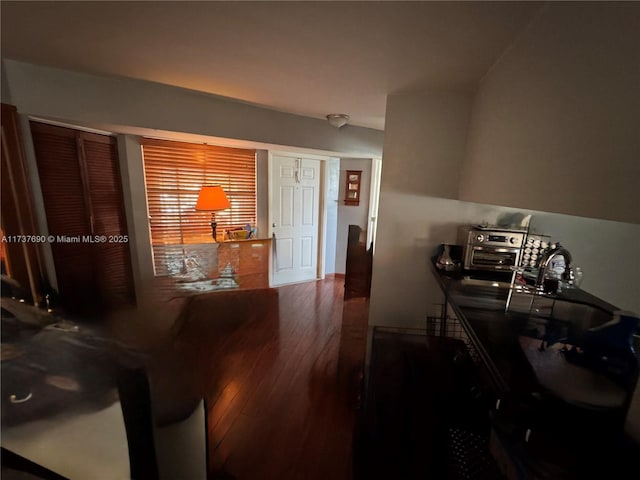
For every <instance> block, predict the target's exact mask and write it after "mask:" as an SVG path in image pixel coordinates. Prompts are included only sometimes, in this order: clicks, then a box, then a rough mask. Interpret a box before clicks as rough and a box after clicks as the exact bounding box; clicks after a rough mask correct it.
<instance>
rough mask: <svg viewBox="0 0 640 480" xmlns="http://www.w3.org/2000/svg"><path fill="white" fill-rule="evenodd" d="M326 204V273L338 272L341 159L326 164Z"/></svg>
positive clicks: (333, 159)
mask: <svg viewBox="0 0 640 480" xmlns="http://www.w3.org/2000/svg"><path fill="white" fill-rule="evenodd" d="M325 183H326V188H325V202H326V209H325V213H326V217H327V218H326V222H325V228H326V235H325V238H326V243H325V253H324V273H325V274H329V273H335V272H336V248H337V247H336V246H337V243H338V235H339V233H338V232H339V231H340V228H339V226H338V191H339V190H340V159H338V158H332V159H329V160H327V161H326V162H325Z"/></svg>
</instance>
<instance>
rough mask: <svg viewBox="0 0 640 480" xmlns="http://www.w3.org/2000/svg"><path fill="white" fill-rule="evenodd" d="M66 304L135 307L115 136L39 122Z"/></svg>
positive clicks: (38, 149)
mask: <svg viewBox="0 0 640 480" xmlns="http://www.w3.org/2000/svg"><path fill="white" fill-rule="evenodd" d="M31 133H32V138H33V145H34V149H35V155H36V162H37V165H38V175H39V178H40V185H41V189H42V196H43V200H44V207H45V212H46V217H47V226H48V234H49V235H50V236H52V237H55V241H53V242H51V250H52V253H53V260H54V264H55V270H56V279H57V284H58V293H59V295H60V302H61V304H62V305H63V307H64V308H65V310H67V311H69V312H73V313H81V314H92V315H93V314H100V313H106V312H109V311H112V310H115V309H118V308H122V307H127V306H131V305H132V304H133V303H134V288H133V279H132V273H131V260H130V253H129V244H128V236H127V227H126V219H125V215H124V207H123V201H122V184H121V179H120V171H119V166H118V154H117V143H116V139H115V138H114V137H110V136H108V135H99V134H95V133H89V132H84V131H80V130H75V129H71V128H65V127H59V126H55V125H49V124H44V123H40V122H31Z"/></svg>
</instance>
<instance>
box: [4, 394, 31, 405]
mask: <svg viewBox="0 0 640 480" xmlns="http://www.w3.org/2000/svg"><path fill="white" fill-rule="evenodd" d="M31 397H33V393H31V392H29V395H27V396H26V397H24V398H18V397H16V396H15V395H9V401H10V402H11V403H24V402H28V401H29V400H31Z"/></svg>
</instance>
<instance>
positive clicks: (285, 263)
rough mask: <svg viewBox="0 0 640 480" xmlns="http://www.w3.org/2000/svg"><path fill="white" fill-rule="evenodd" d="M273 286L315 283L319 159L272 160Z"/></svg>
mask: <svg viewBox="0 0 640 480" xmlns="http://www.w3.org/2000/svg"><path fill="white" fill-rule="evenodd" d="M270 183H271V185H270V208H269V210H270V217H271V218H270V223H271V232H272V234H273V235H275V237H274V245H273V255H272V258H273V270H272V273H273V275H272V284H273V285H283V284H286V283H294V282H303V281H307V280H315V279H316V278H317V275H318V273H317V270H318V232H319V229H318V225H319V218H320V214H319V212H320V208H319V207H320V160H315V159H310V158H301V157H290V156H284V155H273V156H272V157H271V182H270Z"/></svg>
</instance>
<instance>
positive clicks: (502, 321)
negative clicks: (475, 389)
mask: <svg viewBox="0 0 640 480" xmlns="http://www.w3.org/2000/svg"><path fill="white" fill-rule="evenodd" d="M433 272H434V275H435V278H436V279H437V281H438V283H439V285H440V287H441V288H442V291H443V293H444V295H445V298H446V303H447V306H448V309H449V312H450V311H451V310H453V312H454V313H455V316H456V317H457V319H458V321H459V322H460V323H461V324H462V326H463V327H464V329H465V331H466V333H467V334H468V336H469V340H470V342H471V343H472V345H473V347H474V348H475V350H476V351H477V353H478V357H479V358H480V360H481V363H482V365H483V366H484V367H485V368H484V369H483V370H482V371H485V372H487V373H488V377H489V379H490V382H487V383H490V384H491V385H490V387H489V388H487V389H486V390H485V395H488V396H491V398H489V399H488V400H489V401H488V403H487V404H488V405H490V412H489V414H490V417H491V418H492V426H493V428H492V447H491V448H492V452H493V453H494V456H495V457H496V459H497V460H498V462H499V463H501V464H502V466H503V467H504V465H506V467H504V468H503V472H504V471H511V472H512V474H513V472H516V471H517V472H518V474H517V475H516V476H510V477H509V478H518V479H520V478H550V479H563V480H566V479H577V478H585V476H592V474H595V477H596V478H598V477H599V476H600V477H599V478H616V475H617V474H618V473H622V472H625V468H630V467H631V466H633V465H634V462H635V459H636V458H637V455H638V454H640V450H639V449H638V445H636V444H635V442H633V441H632V440H630V439H629V438H628V437H627V436H626V434H625V433H624V429H623V424H624V422H625V421H626V414H627V411H628V407H629V402H630V400H631V398H632V395H633V389H634V386H635V383H636V379H637V358H635V356H634V357H633V358H632V361H631V363H632V364H633V370H632V371H631V373H630V375H628V376H627V377H628V378H626V377H625V378H621V377H619V376H618V377H616V376H612V375H610V374H609V372H606V371H603V370H602V369H598V368H592V365H585V364H584V363H583V362H582V361H580V362H576V361H575V360H574V359H573V357H571V356H569V355H568V354H567V353H566V352H567V349H573V348H574V345H572V344H571V343H569V342H567V341H566V340H565V338H567V337H568V338H569V339H580V338H583V337H581V336H580V335H581V333H584V332H583V330H585V328H587V327H593V326H594V325H593V323H594V319H597V321H596V322H595V323H596V324H600V322H602V321H603V320H604V321H606V320H607V319H609V318H612V313H613V312H614V311H616V310H617V308H616V307H615V306H614V305H611V304H609V303H607V302H606V301H603V300H602V299H599V298H597V297H595V296H593V295H591V294H589V293H588V292H585V291H582V290H579V289H572V290H570V291H569V290H567V291H564V292H562V293H561V294H560V295H544V296H540V297H539V298H537V299H536V302H540V301H542V302H541V303H538V304H536V305H537V306H536V308H533V309H531V310H527V309H521V310H518V309H516V311H512V310H508V311H506V308H505V307H506V306H507V299H508V297H509V292H510V288H509V279H510V274H507V275H499V274H498V275H496V274H493V273H490V274H489V275H484V278H469V276H468V275H469V273H468V272H445V271H442V270H439V269H437V268H436V267H435V265H434V266H433ZM482 276H483V275H480V277H482ZM544 302H546V303H544ZM560 303H561V304H562V305H564V306H565V307H566V305H568V306H569V307H570V308H568V309H566V308H565V311H566V312H569V313H571V312H573V313H575V312H579V315H576V318H575V319H574V318H572V317H571V315H568V316H567V317H566V319H562V320H561V321H558V320H557V319H555V318H553V316H552V315H548V311H545V308H546V306H549V305H551V308H554V306H555V305H556V304H560ZM573 305H575V306H576V309H572V306H573ZM537 307H540V308H537ZM589 312H596V313H597V315H595V316H592V317H591V318H590V321H589V322H586V324H585V322H583V319H582V318H578V317H583V316H584V315H586V314H588V313H589ZM574 320H575V321H574ZM497 400H500V402H502V403H499V402H497ZM532 432H533V433H532ZM505 462H506V463H505ZM514 475H515V474H514ZM618 478H619V477H618Z"/></svg>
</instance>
